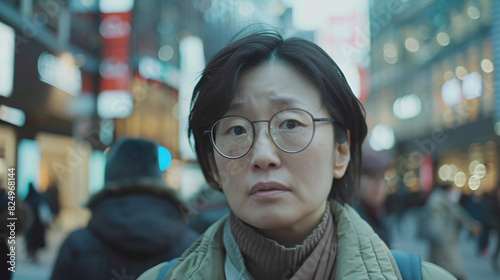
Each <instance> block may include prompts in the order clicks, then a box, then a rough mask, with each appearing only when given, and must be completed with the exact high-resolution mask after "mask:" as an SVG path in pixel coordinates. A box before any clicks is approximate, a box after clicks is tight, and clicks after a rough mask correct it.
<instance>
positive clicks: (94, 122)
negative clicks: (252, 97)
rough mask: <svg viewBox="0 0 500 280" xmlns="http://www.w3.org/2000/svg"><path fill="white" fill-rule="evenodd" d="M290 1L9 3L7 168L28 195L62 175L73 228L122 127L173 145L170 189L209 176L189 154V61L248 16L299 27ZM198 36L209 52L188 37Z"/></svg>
mask: <svg viewBox="0 0 500 280" xmlns="http://www.w3.org/2000/svg"><path fill="white" fill-rule="evenodd" d="M290 10H291V8H290V7H286V6H285V5H284V4H283V3H282V2H281V1H269V0H256V1H229V0H194V1H182V0H168V1H157V0H143V1H134V0H124V1H121V0H118V1H115V0H6V1H2V2H0V37H2V38H6V40H2V42H0V76H1V77H2V78H0V132H1V133H0V167H1V168H2V170H1V171H0V172H4V173H5V172H6V170H7V167H16V168H17V183H18V196H20V197H21V198H23V197H24V196H25V195H26V190H27V185H28V183H29V182H30V181H33V182H35V185H36V186H37V187H38V188H39V189H40V190H41V191H44V190H45V189H47V188H48V187H49V186H51V185H53V184H56V183H57V184H58V187H59V191H60V192H59V193H60V199H61V206H62V211H61V216H62V219H63V220H64V221H63V224H64V226H65V227H68V228H73V227H75V226H77V225H80V224H84V223H85V220H86V218H87V215H86V214H87V212H86V211H84V210H82V206H83V205H84V204H85V203H86V201H87V200H88V198H89V196H90V195H92V194H93V193H95V192H97V191H98V190H99V189H100V188H101V187H102V184H103V175H104V165H105V150H106V148H107V147H109V146H110V145H111V144H112V143H113V141H114V140H116V139H117V138H119V137H121V136H131V137H147V138H149V139H152V140H155V141H156V142H158V143H159V144H160V145H161V146H164V147H166V148H167V149H168V151H169V152H170V154H171V156H172V159H173V160H172V164H171V166H170V167H169V168H168V169H167V170H166V172H165V177H166V180H167V181H168V183H169V184H170V185H171V186H172V187H174V188H182V186H183V185H188V186H201V185H202V184H203V182H204V179H203V177H202V175H201V172H200V171H199V168H198V166H197V164H196V162H195V160H194V158H192V157H189V156H187V157H186V156H184V155H183V153H182V152H181V148H182V141H183V139H182V137H180V135H181V134H182V133H183V132H184V131H185V130H186V123H185V120H184V122H182V121H179V119H181V120H183V119H184V118H185V116H184V115H183V114H182V113H183V112H182V108H181V107H182V105H186V104H188V103H186V101H187V102H188V101H189V100H190V96H180V94H182V93H183V92H184V95H186V92H187V93H188V94H189V92H190V91H192V87H194V84H195V82H196V77H197V75H198V74H199V72H198V73H194V76H193V73H188V74H186V73H185V72H186V71H187V70H186V69H188V70H191V71H192V69H196V68H193V67H192V66H190V65H189V64H196V65H198V66H197V67H198V69H200V70H201V69H202V67H203V66H204V63H205V57H206V58H207V59H209V58H210V57H211V56H213V55H214V54H215V52H217V51H218V50H219V49H220V48H222V47H223V46H225V45H226V44H227V43H228V42H229V41H230V39H231V38H232V37H233V36H234V35H235V34H236V33H237V32H238V31H239V30H241V29H242V28H243V27H245V26H247V25H249V24H251V23H268V24H271V25H273V26H276V27H280V28H283V29H288V28H290V27H287V24H290V23H291V12H290ZM192 38H195V39H196V40H197V41H198V42H201V48H198V50H197V51H198V52H200V51H201V53H195V54H193V53H189V51H191V50H192V49H193V47H192V46H187V47H186V45H187V44H185V43H184V47H183V42H186V41H190V42H193V40H185V39H192ZM196 40H194V41H195V42H196ZM183 48H184V49H183ZM183 52H184V53H183ZM186 57H188V58H190V59H186ZM193 57H196V59H194V61H193ZM186 65H187V66H186ZM189 75H191V76H189ZM183 77H188V78H190V80H189V81H190V82H189V83H187V84H183ZM193 77H194V78H193ZM184 80H186V78H184ZM182 102H184V104H182ZM184 111H185V110H184ZM184 113H185V112H184ZM184 145H185V143H184ZM185 146H187V147H188V148H189V149H190V147H189V145H185ZM4 173H0V180H2V184H3V185H6V181H7V178H6V176H5V175H6V173H5V174H4ZM193 191H194V190H193ZM188 193H189V192H188Z"/></svg>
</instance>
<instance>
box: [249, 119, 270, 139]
mask: <svg viewBox="0 0 500 280" xmlns="http://www.w3.org/2000/svg"><path fill="white" fill-rule="evenodd" d="M256 123H267V125H266V128H265V129H264V132H267V135H268V137H269V138H270V139H271V142H272V143H273V144H274V145H276V142H275V140H274V136H273V132H272V131H271V120H258V121H253V122H251V124H252V126H253V129H254V131H253V134H254V135H253V137H254V143H255V142H257V135H258V133H257V127H256V125H255V124H256Z"/></svg>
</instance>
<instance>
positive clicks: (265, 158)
mask: <svg viewBox="0 0 500 280" xmlns="http://www.w3.org/2000/svg"><path fill="white" fill-rule="evenodd" d="M264 125H265V124H263V123H262V124H260V126H262V127H261V129H257V128H256V129H255V130H256V131H255V142H254V145H253V148H252V151H251V162H250V163H251V166H252V169H253V170H268V169H273V168H278V167H279V166H281V159H280V157H279V154H278V153H279V151H278V150H279V148H278V147H277V146H276V145H275V144H274V142H273V140H272V139H271V135H269V130H268V129H267V126H266V127H265V128H264Z"/></svg>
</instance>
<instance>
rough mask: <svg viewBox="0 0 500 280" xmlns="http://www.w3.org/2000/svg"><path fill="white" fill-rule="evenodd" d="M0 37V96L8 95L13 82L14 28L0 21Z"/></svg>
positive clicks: (10, 92)
mask: <svg viewBox="0 0 500 280" xmlns="http://www.w3.org/2000/svg"><path fill="white" fill-rule="evenodd" d="M0 38H2V39H1V40H0V96H5V97H9V96H10V95H11V94H12V89H13V83H14V52H15V32H14V29H13V28H12V27H10V26H8V25H5V24H3V23H1V22H0Z"/></svg>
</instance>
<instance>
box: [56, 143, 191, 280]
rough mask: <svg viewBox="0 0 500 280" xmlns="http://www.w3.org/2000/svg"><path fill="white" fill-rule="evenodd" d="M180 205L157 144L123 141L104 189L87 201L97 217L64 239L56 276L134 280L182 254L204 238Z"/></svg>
mask: <svg viewBox="0 0 500 280" xmlns="http://www.w3.org/2000/svg"><path fill="white" fill-rule="evenodd" d="M180 205H181V202H180V201H179V200H178V199H177V198H176V195H175V193H174V192H173V190H171V189H170V188H168V187H167V185H166V184H165V182H164V180H163V178H162V172H161V170H160V167H159V162H158V146H157V145H156V144H155V143H154V142H151V141H149V140H146V139H142V138H137V139H130V138H122V139H120V140H118V141H117V143H115V144H114V145H113V146H112V147H111V149H110V151H109V154H108V156H107V162H106V169H105V185H104V188H103V190H101V191H100V192H98V193H96V194H95V195H94V196H93V197H92V198H91V199H90V201H89V203H88V207H89V208H90V210H91V211H92V218H91V219H90V221H89V223H88V225H87V227H86V228H83V229H79V230H76V231H74V232H73V233H71V234H70V235H69V236H68V237H67V239H66V240H65V241H64V243H63V244H62V246H61V249H60V252H59V256H58V258H57V261H56V264H55V267H54V270H53V274H52V278H51V279H53V280H63V279H65V280H66V279H72V280H78V279H82V280H83V279H94V280H99V279H106V280H109V279H135V278H136V277H137V276H139V275H140V274H141V273H142V272H144V271H145V270H146V269H148V268H150V267H152V266H154V265H156V264H158V263H161V262H163V261H167V260H170V259H172V258H175V257H178V256H180V255H181V254H182V252H184V251H185V250H186V249H187V248H188V247H189V246H190V245H191V243H193V242H194V241H195V240H196V239H197V238H198V236H199V234H198V233H196V232H195V231H194V230H192V229H190V228H189V227H188V226H187V225H186V222H185V221H184V219H183V217H182V215H181V212H180V209H183V208H182V207H180Z"/></svg>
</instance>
